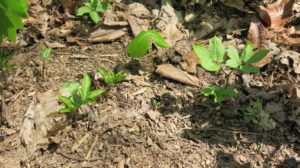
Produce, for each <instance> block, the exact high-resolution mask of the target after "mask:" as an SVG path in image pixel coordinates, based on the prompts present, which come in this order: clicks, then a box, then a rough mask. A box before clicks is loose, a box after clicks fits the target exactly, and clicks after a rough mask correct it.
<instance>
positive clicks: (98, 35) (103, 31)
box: [88, 26, 126, 42]
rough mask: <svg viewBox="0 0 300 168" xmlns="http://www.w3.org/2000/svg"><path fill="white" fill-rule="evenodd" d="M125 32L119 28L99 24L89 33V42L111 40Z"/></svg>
mask: <svg viewBox="0 0 300 168" xmlns="http://www.w3.org/2000/svg"><path fill="white" fill-rule="evenodd" d="M125 34H126V32H125V31H124V30H121V29H113V28H108V27H105V26H101V27H99V28H98V29H96V30H95V31H93V32H92V33H91V34H90V37H89V38H88V41H89V42H111V41H114V40H116V39H118V38H121V37H122V36H124V35H125Z"/></svg>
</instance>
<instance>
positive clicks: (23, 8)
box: [0, 0, 27, 18]
mask: <svg viewBox="0 0 300 168" xmlns="http://www.w3.org/2000/svg"><path fill="white" fill-rule="evenodd" d="M0 3H1V4H2V5H3V6H4V7H5V8H6V9H8V10H9V11H10V12H12V13H14V14H15V15H17V16H19V17H23V18H25V17H27V1H26V0H1V2H0Z"/></svg>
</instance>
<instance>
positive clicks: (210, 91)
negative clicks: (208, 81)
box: [201, 87, 215, 96]
mask: <svg viewBox="0 0 300 168" xmlns="http://www.w3.org/2000/svg"><path fill="white" fill-rule="evenodd" d="M214 90H215V88H214V87H207V88H204V89H201V93H202V94H204V95H205V96H209V95H212V94H213V92H214Z"/></svg>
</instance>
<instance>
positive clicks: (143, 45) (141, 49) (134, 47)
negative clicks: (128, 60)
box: [127, 31, 150, 58]
mask: <svg viewBox="0 0 300 168" xmlns="http://www.w3.org/2000/svg"><path fill="white" fill-rule="evenodd" d="M149 47H150V39H149V37H148V34H147V32H145V31H142V32H141V33H139V34H138V35H137V36H136V37H135V38H134V39H133V40H132V41H131V42H130V43H129V45H128V47H127V52H128V54H129V55H130V56H131V57H134V58H138V57H141V56H143V55H145V54H146V53H147V51H148V50H149Z"/></svg>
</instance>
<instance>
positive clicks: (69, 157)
mask: <svg viewBox="0 0 300 168" xmlns="http://www.w3.org/2000/svg"><path fill="white" fill-rule="evenodd" d="M56 153H57V154H60V155H61V156H63V157H65V158H68V159H72V160H77V161H90V162H94V161H97V160H101V159H102V158H93V159H83V158H78V157H74V156H70V155H69V154H65V153H63V152H61V151H57V152H56Z"/></svg>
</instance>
